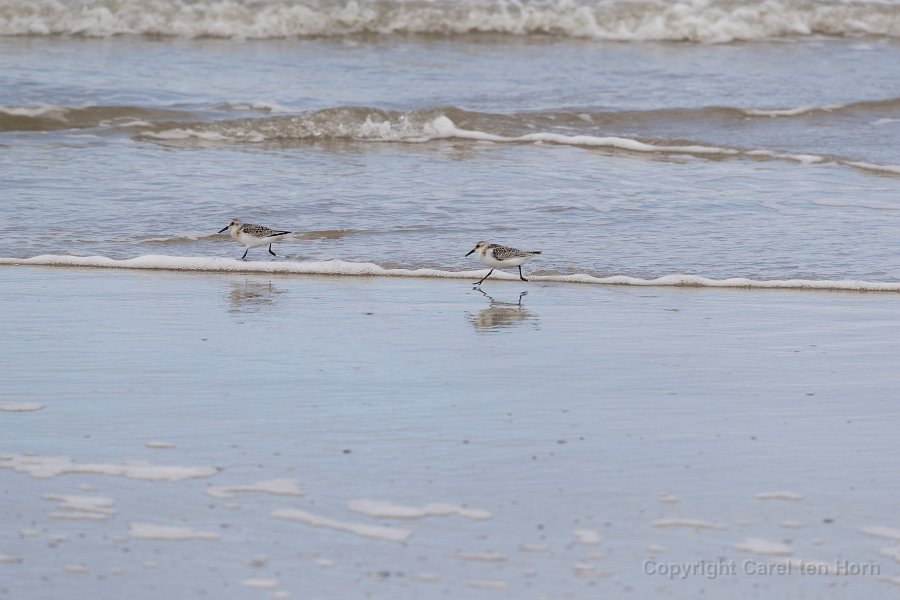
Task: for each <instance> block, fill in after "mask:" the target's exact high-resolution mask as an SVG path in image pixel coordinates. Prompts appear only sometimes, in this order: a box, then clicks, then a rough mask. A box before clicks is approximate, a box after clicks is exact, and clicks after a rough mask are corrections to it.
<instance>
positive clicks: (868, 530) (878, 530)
mask: <svg viewBox="0 0 900 600" xmlns="http://www.w3.org/2000/svg"><path fill="white" fill-rule="evenodd" d="M859 531H860V532H861V533H864V534H866V535H872V536H875V537H880V538H886V539H889V540H894V541H895V542H900V529H895V528H893V527H884V526H882V525H874V526H871V527H863V528H862V529H860V530H859Z"/></svg>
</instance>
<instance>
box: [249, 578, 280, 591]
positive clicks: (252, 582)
mask: <svg viewBox="0 0 900 600" xmlns="http://www.w3.org/2000/svg"><path fill="white" fill-rule="evenodd" d="M241 585H243V586H244V587H248V588H250V589H253V590H275V589H278V585H279V584H278V580H277V579H245V580H243V581H242V582H241Z"/></svg>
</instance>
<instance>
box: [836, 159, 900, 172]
mask: <svg viewBox="0 0 900 600" xmlns="http://www.w3.org/2000/svg"><path fill="white" fill-rule="evenodd" d="M847 164H848V165H850V166H851V167H856V168H857V169H862V170H864V171H876V172H879V173H892V174H894V175H900V165H877V164H874V163H867V162H858V161H847Z"/></svg>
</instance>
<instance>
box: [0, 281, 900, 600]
mask: <svg viewBox="0 0 900 600" xmlns="http://www.w3.org/2000/svg"><path fill="white" fill-rule="evenodd" d="M0 276H2V280H3V285H2V286H0V331H2V332H3V333H4V343H3V352H2V353H0V371H2V373H3V385H2V391H0V423H2V430H3V438H2V441H0V494H2V499H3V501H2V503H0V516H2V518H0V597H3V598H14V599H20V598H32V599H34V598H63V597H65V598H92V599H96V598H126V597H127V598H132V599H143V598H147V599H149V598H200V597H208V598H221V599H226V598H228V599H230V598H269V597H271V598H347V599H349V598H410V599H412V598H439V597H440V598H482V597H483V598H576V599H581V598H585V599H586V598H601V597H604V598H622V597H634V598H648V597H650V598H654V597H697V596H699V595H701V594H706V595H707V597H729V598H751V597H776V596H777V597H794V598H800V597H802V598H860V597H867V598H876V597H879V598H881V597H893V596H895V595H896V594H897V593H898V587H897V586H898V584H900V564H898V560H900V547H898V544H900V516H898V513H897V511H896V506H897V504H896V499H897V497H898V493H900V483H898V478H897V472H898V468H900V455H898V454H897V453H896V452H894V451H893V448H895V444H896V435H897V419H898V416H900V408H898V405H897V403H896V399H897V389H898V383H900V372H898V369H897V357H898V356H900V319H898V316H900V310H898V307H897V301H896V294H895V293H862V292H837V291H831V292H828V291H800V290H744V289H708V288H704V289H701V288H684V287H627V286H612V285H578V284H560V283H538V282H534V283H530V284H526V283H522V282H517V283H513V282H508V281H498V282H493V283H492V282H490V281H489V282H488V284H490V285H488V284H486V285H485V286H484V288H483V292H480V291H478V290H473V289H472V288H471V285H470V283H469V282H467V281H466V280H439V279H415V278H384V277H381V278H377V277H322V276H298V275H274V274H224V273H174V272H163V271H134V270H107V269H77V268H46V267H21V266H19V267H3V268H2V271H0Z"/></svg>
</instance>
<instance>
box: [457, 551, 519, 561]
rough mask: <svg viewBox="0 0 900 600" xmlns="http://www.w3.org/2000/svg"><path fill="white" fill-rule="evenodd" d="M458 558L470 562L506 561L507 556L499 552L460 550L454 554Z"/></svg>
mask: <svg viewBox="0 0 900 600" xmlns="http://www.w3.org/2000/svg"><path fill="white" fill-rule="evenodd" d="M456 557H457V558H459V559H460V560H466V561H471V562H490V563H499V562H506V559H507V556H506V555H505V554H500V553H499V552H460V553H459V554H457V555H456Z"/></svg>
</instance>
